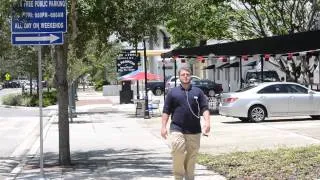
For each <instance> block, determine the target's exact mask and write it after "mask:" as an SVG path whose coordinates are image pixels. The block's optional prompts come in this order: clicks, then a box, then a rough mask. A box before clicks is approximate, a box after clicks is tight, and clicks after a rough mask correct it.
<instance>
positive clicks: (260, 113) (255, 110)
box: [249, 105, 267, 122]
mask: <svg viewBox="0 0 320 180" xmlns="http://www.w3.org/2000/svg"><path fill="white" fill-rule="evenodd" d="M266 116H267V111H266V109H265V108H264V107H263V106H261V105H254V106H252V107H251V108H250V109H249V120H250V121H252V122H261V121H263V120H264V119H265V118H266Z"/></svg>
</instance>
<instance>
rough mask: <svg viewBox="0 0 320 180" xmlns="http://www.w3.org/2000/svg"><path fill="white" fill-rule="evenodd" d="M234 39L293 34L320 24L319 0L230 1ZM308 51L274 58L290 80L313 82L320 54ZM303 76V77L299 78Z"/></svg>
mask: <svg viewBox="0 0 320 180" xmlns="http://www.w3.org/2000/svg"><path fill="white" fill-rule="evenodd" d="M230 5H231V7H232V8H233V13H234V20H235V21H234V22H233V23H232V31H233V33H234V34H235V35H236V36H235V39H249V38H258V37H269V36H276V35H285V34H292V33H296V32H305V31H310V30H317V29H319V28H320V26H319V25H320V24H319V23H320V21H319V20H320V18H319V17H320V6H319V5H320V1H316V0H313V1H310V0H290V1H280V0H262V1H256V0H237V1H231V3H230ZM311 58H312V56H309V55H306V56H302V57H297V58H294V59H293V60H292V61H287V60H286V58H283V57H279V58H277V59H275V61H272V62H274V63H275V65H276V66H279V67H280V69H281V70H282V71H283V72H285V73H286V75H287V80H290V81H300V82H301V83H310V80H311V77H312V75H313V71H314V69H315V67H316V64H318V61H319V58H318V57H317V58H315V59H314V58H313V59H312V61H311ZM299 79H300V80H299Z"/></svg>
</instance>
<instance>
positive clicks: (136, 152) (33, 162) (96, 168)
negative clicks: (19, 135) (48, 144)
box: [19, 149, 171, 180]
mask: <svg viewBox="0 0 320 180" xmlns="http://www.w3.org/2000/svg"><path fill="white" fill-rule="evenodd" d="M58 156H59V155H58V154H56V153H46V154H44V157H45V162H44V172H45V178H49V179H51V178H54V179H55V178H62V179H102V178H103V179H115V180H117V179H119V180H120V179H121V180H122V179H136V178H139V177H143V178H156V177H162V178H163V177H166V176H168V177H169V176H170V175H171V159H170V158H168V157H164V156H162V155H161V154H159V153H153V152H150V151H144V150H140V149H121V150H115V149H107V150H98V151H88V152H74V153H72V155H71V161H72V165H71V166H59V163H58ZM35 171H39V172H40V170H39V159H38V157H36V158H33V159H30V160H29V161H28V164H27V165H26V166H25V167H24V173H23V174H22V175H20V176H19V179H20V177H21V179H36V178H38V177H39V175H36V174H35Z"/></svg>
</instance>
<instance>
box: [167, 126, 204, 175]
mask: <svg viewBox="0 0 320 180" xmlns="http://www.w3.org/2000/svg"><path fill="white" fill-rule="evenodd" d="M170 141H171V154H172V161H173V175H174V178H175V179H176V180H180V179H181V180H182V179H183V178H184V177H185V178H186V180H193V179H194V168H195V164H196V158H197V154H198V151H199V148H200V133H199V134H182V133H181V132H171V133H170Z"/></svg>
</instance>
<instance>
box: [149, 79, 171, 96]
mask: <svg viewBox="0 0 320 180" xmlns="http://www.w3.org/2000/svg"><path fill="white" fill-rule="evenodd" d="M169 78H170V76H167V77H166V78H165V82H166V80H167V79H169ZM147 88H148V89H150V90H151V91H152V92H153V94H154V95H156V96H160V95H161V94H163V93H164V89H165V85H164V82H163V81H148V82H147Z"/></svg>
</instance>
